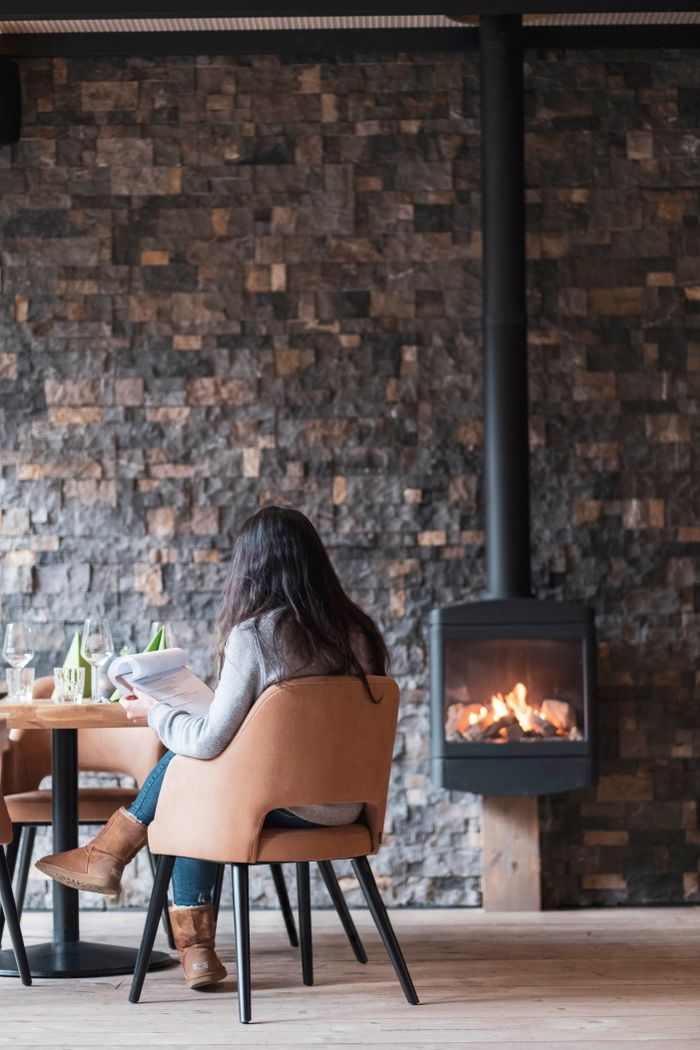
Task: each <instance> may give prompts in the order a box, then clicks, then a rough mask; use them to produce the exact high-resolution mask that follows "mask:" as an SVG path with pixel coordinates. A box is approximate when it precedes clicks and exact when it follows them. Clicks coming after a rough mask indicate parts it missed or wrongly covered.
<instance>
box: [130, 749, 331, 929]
mask: <svg viewBox="0 0 700 1050" xmlns="http://www.w3.org/2000/svg"><path fill="white" fill-rule="evenodd" d="M173 758H175V753H174V752H173V751H166V752H165V754H164V755H163V757H162V758H161V760H160V762H158V764H157V765H156V766H154V767H153V769H152V770H151V772H150V773H149V774H148V776H147V777H146V779H145V780H144V782H143V787H142V788H141V790H140V791H139V793H138V795H137V796H136V798H135V799H134V801H133V802H132V804H131V806H130V807H129V813H131V815H132V817H136V819H137V820H138V821H140V822H141V824H146V825H148V824H150V823H151V821H152V820H153V818H154V817H155V815H156V805H157V804H158V796H159V795H160V789H161V787H162V786H163V777H164V776H165V771H166V769H167V768H168V766H169V765H170V763H171V761H172V760H173ZM265 827H266V828H316V827H319V825H318V824H313V823H311V821H309V820H304V819H303V817H297V816H295V815H294V813H290V812H289V811H288V810H286V809H275V810H273V811H272V813H268V815H267V817H266V818H265ZM217 867H218V865H217V864H215V863H214V862H213V861H210V860H194V859H193V858H192V857H178V858H177V860H176V861H175V867H174V868H173V901H174V903H175V905H176V907H178V908H194V907H196V906H197V905H199V904H211V900H212V891H213V889H214V880H215V878H216V869H217Z"/></svg>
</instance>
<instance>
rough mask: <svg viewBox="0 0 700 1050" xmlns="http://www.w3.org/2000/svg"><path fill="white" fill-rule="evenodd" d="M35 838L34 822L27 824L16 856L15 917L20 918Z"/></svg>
mask: <svg viewBox="0 0 700 1050" xmlns="http://www.w3.org/2000/svg"><path fill="white" fill-rule="evenodd" d="M35 839H36V824H27V826H26V827H25V829H24V833H23V835H22V842H21V843H20V848H19V856H18V858H17V877H16V878H15V901H16V903H17V917H18V918H19V919H21V918H22V912H23V910H24V898H25V896H26V894H27V879H28V878H29V868H30V866H31V863H32V853H33V852H34V841H35Z"/></svg>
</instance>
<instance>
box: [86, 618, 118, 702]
mask: <svg viewBox="0 0 700 1050" xmlns="http://www.w3.org/2000/svg"><path fill="white" fill-rule="evenodd" d="M80 655H81V656H82V657H83V659H84V660H86V661H87V663H89V664H90V685H91V687H92V688H91V699H92V702H93V704H99V703H101V697H100V668H101V667H102V665H103V664H105V663H106V662H107V660H109V658H110V656H113V655H114V642H113V641H112V632H111V631H110V629H109V623H108V622H107V620H105V619H104V618H102V617H95V616H93V617H88V619H87V620H86V621H85V623H84V624H83V637H82V641H81V644H80Z"/></svg>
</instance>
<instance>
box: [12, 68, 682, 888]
mask: <svg viewBox="0 0 700 1050" xmlns="http://www.w3.org/2000/svg"><path fill="white" fill-rule="evenodd" d="M697 58H698V56H697V55H693V54H682V55H680V56H679V55H675V54H659V55H653V54H652V53H650V52H644V53H640V54H617V53H610V54H605V55H602V54H591V53H568V54H566V55H564V54H551V53H549V54H542V55H540V56H537V57H536V58H535V57H534V56H533V57H532V60H531V61H529V62H528V67H527V73H526V77H527V86H528V110H529V114H528V185H529V189H528V222H529V231H530V232H529V241H528V251H529V256H530V291H531V299H530V313H531V320H532V330H531V335H530V341H531V369H532V384H531V396H532V428H531V438H532V455H533V513H534V530H533V538H534V552H533V555H534V572H535V579H536V584H537V589H538V593H540V594H541V595H543V596H544V595H547V596H560V597H569V598H572V599H583V600H586V601H590V602H591V603H592V604H593V605H594V606H595V609H596V612H597V616H598V628H599V634H600V641H601V653H600V656H601V665H600V712H599V719H600V724H601V731H602V732H601V757H602V765H601V771H602V777H601V782H600V785H599V787H598V788H597V789H594V790H591V791H587V792H574V793H571V794H569V795H566V796H563V797H559V798H553V799H551V800H548V801H547V802H545V803H543V806H542V815H543V860H544V867H545V872H544V885H545V900H546V902H547V903H548V904H550V905H554V904H582V903H583V904H586V903H600V902H602V903H618V902H621V901H623V902H630V903H644V902H648V901H654V900H659V899H662V900H667V901H674V902H678V901H682V900H684V899H685V900H700V894H699V893H698V868H697V843H698V841H699V840H700V832H698V822H697V814H696V809H695V799H696V797H697V794H698V786H699V785H698V769H697V759H696V758H694V756H697V753H698V749H699V748H700V729H699V726H698V716H697V708H696V706H695V700H696V695H695V693H696V692H697V688H698V686H697V684H696V680H695V670H694V651H695V650H696V648H697V642H698V640H699V638H698V636H699V627H698V624H699V619H698V611H697V605H698V597H697V588H696V586H695V570H696V564H697V555H698V552H699V551H700V501H699V500H698V489H697V476H698V475H697V464H696V460H697V455H698V453H697V436H698V435H697V432H698V422H697V420H698V416H697V412H698V402H697V394H698V388H699V387H700V337H696V336H694V331H696V330H697V323H698V322H697V318H698V306H699V304H700V283H699V280H700V279H699V278H698V273H700V268H699V267H700V232H699V231H700V221H699V220H700V211H699V206H698V194H697V185H698V179H699V178H700V160H699V159H698V158H699V157H700V132H699V131H698V120H699V117H700V65H699V64H698V61H697ZM21 70H22V77H23V84H24V92H25V113H24V132H23V140H22V143H21V144H20V145H19V146H18V147H14V148H13V149H12V150H4V151H2V152H0V238H1V240H0V264H1V266H2V299H1V303H0V405H1V406H2V417H1V422H0V426H1V434H2V443H1V447H0V468H1V471H2V473H1V480H0V498H1V500H2V530H1V532H0V551H1V552H2V558H3V575H2V592H3V596H2V618H3V620H7V619H10V618H16V617H18V616H20V615H27V616H29V617H30V618H31V619H32V620H33V621H35V622H36V624H37V634H38V636H39V648H40V650H41V653H40V656H39V658H38V660H37V661H36V663H37V666H38V667H39V668H40V669H41V670H46V669H47V668H50V667H51V666H52V664H53V662H54V661H55V659H56V658H57V657H58V656H59V654H60V653H61V651H62V649H63V648H64V646H65V644H66V640H67V637H68V635H69V633H70V631H72V630H73V629H74V628H75V627H76V626H78V625H79V623H80V621H81V620H82V617H83V615H84V614H85V612H86V611H87V610H88V609H92V608H98V607H99V608H101V609H102V610H103V611H104V612H105V613H106V614H107V615H109V616H110V618H111V620H112V623H113V625H114V627H115V634H116V640H117V643H118V645H122V644H131V645H141V644H143V642H144V640H145V636H146V632H147V627H148V622H149V620H151V619H153V618H163V619H166V620H167V621H168V622H170V623H171V624H172V628H173V633H174V636H175V638H176V639H177V641H178V642H179V643H181V644H183V645H184V646H185V647H187V648H188V649H189V650H190V651H191V653H192V656H193V663H194V664H195V665H196V668H197V669H198V670H199V671H200V672H201V673H207V672H210V671H211V644H210V642H211V637H212V634H211V631H212V624H213V619H214V616H215V612H216V603H217V597H218V593H219V591H220V588H221V586H222V582H223V579H224V575H225V571H226V562H227V559H228V556H229V551H230V546H231V542H232V540H233V538H234V537H235V534H236V531H237V529H238V528H239V526H240V524H241V522H242V521H243V520H244V519H245V518H246V517H247V516H248V515H249V514H250V513H251V512H252V511H254V510H255V509H256V508H257V507H259V506H260V505H262V504H264V503H266V502H268V501H270V500H275V501H284V502H287V503H290V504H293V505H295V506H298V507H300V508H301V509H303V510H304V511H306V512H307V513H308V514H309V515H310V516H311V517H312V518H313V520H314V521H315V522H316V523H317V525H318V526H319V528H320V530H321V532H322V535H323V537H324V539H325V541H326V542H327V544H328V545H329V548H330V550H331V554H332V557H333V559H334V562H335V564H336V566H337V568H338V570H339V572H340V575H341V577H342V579H343V580H344V582H345V583H346V585H347V587H348V588H349V590H350V591H351V593H352V594H353V596H354V597H355V598H356V599H357V600H358V601H360V602H361V603H362V604H363V605H365V606H366V607H367V608H368V609H369V610H370V611H371V612H372V613H373V614H374V615H375V616H376V617H377V619H378V621H379V622H380V624H381V626H382V627H383V629H384V630H385V632H386V636H387V640H388V642H389V646H390V649H391V652H392V656H393V668H394V672H395V674H396V675H397V677H398V678H399V680H400V682H401V685H402V687H403V715H402V719H401V725H400V731H399V735H398V741H397V748H396V764H395V773H394V782H393V787H392V802H391V812H390V818H389V835H388V837H387V845H386V847H385V849H384V850H383V851H382V853H381V854H380V855H379V857H378V858H377V860H376V862H375V870H376V871H377V872H378V874H379V875H380V877H381V885H382V889H383V891H384V893H385V895H386V897H387V900H388V901H389V902H393V903H408V904H422V903H437V904H441V905H449V904H476V903H478V901H479V862H480V857H479V848H478V846H479V806H478V800H477V799H475V798H474V797H471V796H459V795H452V796H450V795H448V794H445V793H443V792H441V791H437V790H435V789H434V788H433V787H432V786H431V784H430V782H429V780H428V777H427V762H426V759H427V751H428V717H427V688H426V685H427V682H426V644H425V643H426V638H425V617H426V613H427V611H428V610H429V609H430V608H431V607H432V606H433V605H436V604H443V603H445V602H447V601H451V600H456V599H458V598H462V597H464V596H477V595H478V594H479V592H480V589H481V587H482V585H483V534H482V531H481V530H482V511H481V445H482V421H481V377H480V350H479V347H480V334H479V311H480V280H479V273H480V236H479V135H478V81H477V62H476V59H475V57H474V56H473V55H470V56H459V55H454V54H450V55H430V54H429V55H420V56H405V55H396V56H390V57H388V56H381V57H378V56H371V55H360V56H357V57H355V58H335V57H333V56H327V57H325V58H324V59H323V60H321V61H319V60H317V59H314V60H313V61H307V60H305V59H303V58H301V57H300V58H289V57H287V58H277V57H270V56H264V57H262V56H259V57H245V56H243V57H231V56H228V57H198V58H189V57H183V58H159V59H145V58H132V59H128V58H119V59H102V58H95V59H69V60H64V59H60V58H59V59H54V60H50V59H47V60H27V61H23V62H22V63H21ZM694 339H695V341H694ZM693 468H695V469H693ZM349 731H352V727H349ZM147 885H148V876H146V875H145V874H144V872H143V870H139V869H137V871H136V873H135V874H134V875H133V877H132V879H131V881H130V882H128V883H127V885H126V889H125V899H126V900H127V901H128V902H130V903H139V902H141V901H143V899H144V893H145V892H146V890H147ZM348 885H349V883H348ZM34 887H35V889H34V897H33V899H34V901H35V903H40V902H41V900H42V899H45V898H44V897H43V894H44V890H45V887H44V885H43V883H40V882H35V883H34ZM269 889H270V887H269V879H267V878H265V877H264V876H263V875H261V876H260V877H259V878H258V880H257V882H256V884H255V887H254V895H255V899H256V900H257V901H258V902H259V903H264V902H267V901H269ZM317 892H318V888H317ZM318 899H319V900H320V899H321V897H320V896H319V898H318ZM352 899H353V900H356V899H357V898H356V896H354V897H353V898H352ZM96 903H97V902H96Z"/></svg>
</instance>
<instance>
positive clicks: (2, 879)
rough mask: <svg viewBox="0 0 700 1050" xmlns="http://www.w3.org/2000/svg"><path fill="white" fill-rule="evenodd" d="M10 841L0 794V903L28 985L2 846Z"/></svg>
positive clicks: (23, 980)
mask: <svg viewBox="0 0 700 1050" xmlns="http://www.w3.org/2000/svg"><path fill="white" fill-rule="evenodd" d="M11 842H12V821H11V820H10V814H9V813H8V812H7V806H6V805H5V799H4V798H3V796H2V794H0V904H1V905H2V911H3V914H4V916H5V919H6V921H7V928H8V930H9V931H10V939H11V941H12V949H13V951H14V953H15V960H16V962H17V969H18V971H19V975H20V978H21V980H22V984H27V985H29V984H31V983H32V977H31V974H30V972H29V962H28V961H27V952H26V950H25V947H24V940H23V938H22V931H21V929H20V925H19V916H18V915H17V908H16V906H15V898H14V897H13V895H12V880H11V878H10V872H9V869H8V866H7V857H6V856H5V850H4V848H3V847H4V846H6V845H8V844H9V843H11Z"/></svg>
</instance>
